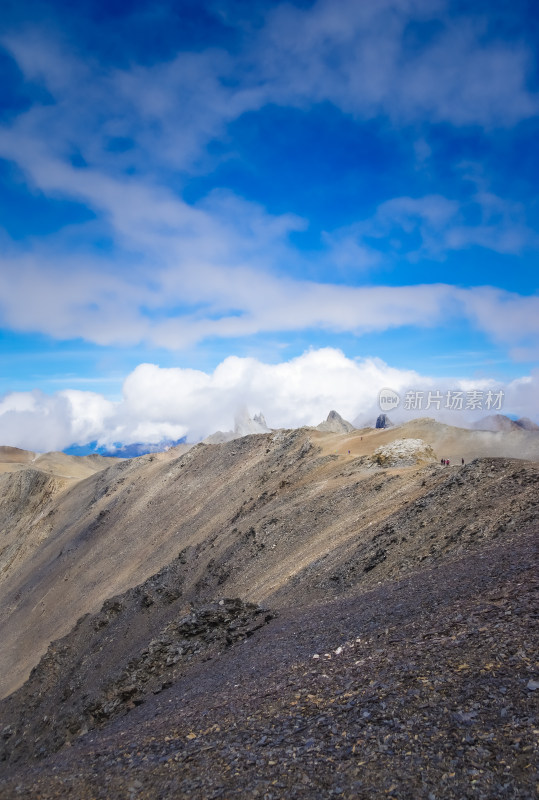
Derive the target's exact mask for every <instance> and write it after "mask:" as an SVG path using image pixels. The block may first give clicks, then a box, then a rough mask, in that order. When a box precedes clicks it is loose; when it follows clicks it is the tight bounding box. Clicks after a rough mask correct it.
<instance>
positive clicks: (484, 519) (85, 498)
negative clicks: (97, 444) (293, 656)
mask: <svg viewBox="0 0 539 800" xmlns="http://www.w3.org/2000/svg"><path fill="white" fill-rule="evenodd" d="M406 434H408V436H409V438H413V439H417V438H421V439H423V441H425V442H426V443H427V444H429V446H432V447H433V448H434V449H435V452H436V455H437V456H438V455H440V451H441V452H442V453H443V455H444V456H445V455H451V454H452V452H453V451H454V449H455V448H457V447H458V452H459V453H460V452H465V453H468V452H469V453H470V454H472V455H475V454H476V453H477V452H478V451H479V453H480V452H481V451H480V448H481V447H483V448H484V450H486V451H487V452H488V451H489V449H492V447H493V445H492V437H494V439H496V440H497V442H496V443H495V444H496V447H495V449H496V452H498V453H500V451H503V447H505V448H506V450H508V451H509V452H511V450H512V449H513V448H515V449H516V447H518V446H520V449H521V450H522V449H523V448H522V446H521V445H520V443H519V442H516V443H514V442H513V437H514V436H516V438H519V437H520V432H516V433H515V434H513V433H510V434H492V433H488V432H480V431H459V429H454V428H449V427H448V426H441V425H437V424H436V423H433V422H432V421H431V420H423V421H421V420H420V421H417V422H416V423H414V424H409V425H408V426H401V427H396V428H393V429H389V430H371V431H368V432H365V431H364V432H362V431H354V432H352V433H350V434H328V433H322V432H318V431H314V430H312V429H310V430H305V429H300V430H297V431H288V432H283V431H279V432H275V433H270V434H261V435H254V436H248V437H244V438H242V439H237V440H235V441H232V442H228V443H224V444H221V445H204V444H200V445H197V446H196V447H194V448H192V449H191V450H189V451H188V452H185V451H183V450H181V449H180V451H179V453H178V451H176V449H174V448H173V449H171V450H169V451H168V452H166V453H162V454H159V455H149V456H143V457H141V458H137V459H132V460H128V461H120V462H118V463H115V464H113V465H112V466H110V467H108V469H106V470H103V471H101V472H98V473H95V474H94V475H92V476H90V477H88V478H86V479H84V480H82V481H79V482H78V483H75V484H74V485H70V486H68V487H67V488H66V487H65V486H63V485H62V486H59V487H56V486H54V487H51V486H50V484H49V483H47V480H50V479H49V478H48V477H47V476H45V477H43V476H42V473H39V474H38V475H37V476H36V475H34V474H33V473H30V472H29V473H28V474H27V476H26V478H25V480H28V481H30V482H31V483H32V482H35V486H34V483H32V486H34V488H33V489H32V491H31V492H30V495H32V492H34V491H36V492H37V494H36V495H35V496H34V495H32V496H34V499H35V502H33V501H32V500H31V499H29V496H28V493H27V494H25V493H24V491H23V489H22V487H19V486H18V485H17V486H15V487H13V486H12V487H11V489H10V493H6V495H5V498H4V499H5V501H6V500H7V499H9V498H11V500H9V502H4V504H3V509H4V510H3V513H4V517H3V521H2V530H3V531H4V532H5V533H4V534H3V541H5V542H6V543H7V544H6V546H7V550H6V554H5V559H4V564H3V573H2V580H1V583H0V599H1V601H2V602H1V604H0V636H1V638H2V641H3V647H2V650H1V652H0V681H1V690H2V693H3V694H7V693H9V692H11V691H13V690H14V689H16V688H17V687H18V686H20V685H21V683H22V682H23V681H24V680H26V678H27V676H28V674H29V672H30V669H31V668H32V667H33V666H35V664H36V663H37V661H38V659H39V658H40V656H41V655H42V654H43V653H44V652H45V650H46V648H47V646H48V644H49V642H50V641H51V640H54V639H57V638H59V637H61V636H64V635H65V634H67V633H68V632H69V631H70V630H71V628H72V627H73V625H74V624H75V622H76V620H77V619H78V618H79V617H80V616H82V615H83V614H85V613H96V612H97V611H98V610H99V608H100V607H101V605H102V604H103V602H104V601H105V600H106V599H108V598H109V597H111V596H114V595H117V594H120V593H122V592H125V591H126V590H127V589H129V588H131V587H133V586H136V585H137V584H140V583H142V582H143V581H144V580H146V579H147V578H149V577H150V576H151V575H153V574H155V573H156V572H158V571H159V570H160V569H162V568H163V567H164V566H166V565H167V564H169V563H170V562H171V561H173V560H174V559H175V558H177V556H178V553H179V552H182V553H183V554H184V557H185V559H186V564H185V576H184V590H183V591H184V597H185V598H186V599H187V600H191V599H193V600H197V601H198V600H204V601H205V600H213V599H215V597H216V595H217V594H219V595H221V596H222V595H227V596H239V597H241V598H243V599H245V600H249V601H252V602H256V603H266V604H275V603H281V604H286V603H288V602H294V603H305V602H307V601H311V600H312V599H316V598H317V597H322V596H324V597H325V596H326V593H327V592H328V591H330V593H332V594H335V593H337V592H339V591H340V590H341V589H340V587H341V585H345V584H347V582H349V581H350V580H352V578H351V577H350V576H351V575H353V574H356V573H357V576H360V577H361V581H362V583H363V584H365V585H369V582H370V581H373V582H376V581H377V580H380V579H381V578H382V577H384V576H385V575H386V573H387V575H389V576H391V577H394V576H396V575H397V574H400V573H402V572H403V571H405V570H407V569H411V568H412V567H413V566H414V565H416V564H418V563H420V560H421V559H425V558H428V559H433V558H435V557H436V554H437V553H439V552H440V553H441V552H446V551H447V549H448V547H449V548H451V547H455V548H458V547H459V546H460V544H461V541H462V539H464V540H465V541H468V540H469V541H473V540H474V538H475V539H476V540H478V541H479V540H481V538H482V537H492V536H494V535H495V534H497V535H499V532H500V531H503V530H505V529H518V528H519V527H522V526H523V525H525V524H528V522H529V520H530V519H533V517H534V514H535V510H536V503H537V499H536V498H537V491H536V489H537V475H538V470H539V466H538V465H537V464H536V463H529V464H526V465H523V464H522V462H520V461H516V462H514V463H513V462H512V461H511V460H508V459H505V460H502V461H498V460H494V461H493V462H492V463H491V462H478V463H476V464H470V465H466V467H465V469H464V470H461V469H460V467H459V468H458V470H457V468H452V467H451V468H449V469H447V468H445V469H444V468H442V467H441V466H440V465H439V464H438V462H433V463H431V464H430V465H427V466H425V465H416V466H415V467H414V466H412V467H410V466H402V468H399V467H392V468H390V469H387V468H384V467H380V466H378V465H376V464H375V463H373V461H372V455H373V453H374V451H375V450H376V449H377V448H378V447H380V446H385V445H387V444H389V443H391V441H395V440H397V439H402V438H406ZM528 435H529V436H531V437H533V434H528ZM429 442H430V443H429ZM440 445H441V446H442V447H443V450H441V448H440ZM466 448H468V450H467V449H466ZM348 451H350V452H348ZM17 474H19V473H17ZM21 475H22V473H21ZM16 477H17V476H16V475H15V476H4V480H15V479H16ZM19 477H20V476H19ZM451 498H453V501H452V499H451ZM448 504H449V505H448ZM451 504H452V505H451ZM450 506H451V510H452V512H453V513H452V514H451V515H450V516H449V515H448V514H447V513H446V512H447V511H448V510H449V507H450ZM442 513H444V521H443V522H441V521H440V515H441V514H442ZM395 514H397V515H403V514H404V518H403V519H402V520H401V521H400V522H399V525H403V526H404V529H403V533H402V534H401V535H399V534H398V533H395V532H392V530H391V529H392V528H393V527H395V526H394V524H393V517H394V515H395ZM416 525H422V527H421V533H422V535H421V536H420V537H419V536H416V535H408V534H407V530H408V529H410V530H412V529H413V530H415V526H416ZM392 539H396V540H395V541H391V540H392ZM448 543H449V544H448ZM363 563H364V565H365V566H367V565H372V564H376V569H374V568H373V567H370V568H369V569H367V570H365V569H364V567H362V566H361V564H363ZM329 564H331V570H332V571H331V572H328V565H329ZM353 564H355V565H356V567H354V568H353V569H352V566H351V565H353ZM354 570H356V573H354ZM330 575H334V576H336V577H335V578H334V579H333V580H330V579H329V576H330ZM357 579H359V578H357Z"/></svg>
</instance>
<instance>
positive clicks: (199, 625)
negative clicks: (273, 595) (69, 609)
mask: <svg viewBox="0 0 539 800" xmlns="http://www.w3.org/2000/svg"><path fill="white" fill-rule="evenodd" d="M183 560H184V559H183V555H182V553H180V556H179V557H178V560H177V562H175V563H174V564H172V565H170V566H169V567H167V568H165V569H164V570H162V571H161V572H160V573H158V574H157V575H155V576H153V577H152V578H150V579H149V580H147V581H145V583H144V584H142V585H141V586H138V587H136V588H135V589H130V590H129V591H127V592H126V593H124V594H123V595H119V596H117V597H113V598H111V599H110V600H107V601H106V602H105V603H104V604H103V606H102V608H101V610H100V611H99V612H98V613H97V614H91V615H90V614H86V615H85V616H83V617H81V619H79V621H78V622H77V624H76V626H75V628H74V629H73V631H72V632H71V633H70V634H68V635H67V636H65V637H64V638H63V639H60V640H58V641H55V642H52V643H51V644H50V646H49V648H48V650H47V652H46V654H45V655H44V656H43V658H42V659H41V661H40V662H39V664H38V665H37V667H35V668H34V669H33V670H32V673H31V675H30V678H29V680H28V681H27V683H26V684H25V685H24V686H23V687H21V689H19V690H18V691H17V692H15V693H14V694H13V695H11V696H10V697H9V698H7V699H6V700H5V701H4V703H3V707H2V721H3V735H2V737H1V738H0V761H4V762H5V761H8V762H16V761H18V760H19V759H20V758H23V757H30V758H42V757H44V756H46V755H48V754H49V753H51V752H54V751H56V750H58V749H59V748H60V747H62V746H64V745H65V744H66V743H69V742H71V740H73V739H76V738H78V737H79V736H81V735H84V734H85V733H87V732H88V731H89V730H92V729H94V728H96V727H100V726H101V725H103V724H105V723H107V722H109V721H110V720H111V719H114V718H116V717H119V716H122V715H125V714H127V713H128V712H129V711H131V710H132V709H134V708H135V707H136V706H139V705H141V704H142V703H144V702H145V700H146V699H147V698H148V697H149V696H152V695H155V694H158V693H160V692H161V691H163V690H164V689H166V688H168V687H169V686H171V685H172V684H173V683H174V682H175V681H177V680H178V678H179V677H181V676H183V675H185V674H187V673H188V672H189V671H190V670H192V669H193V668H195V667H196V665H198V664H200V662H202V661H208V660H209V659H211V658H214V657H216V656H218V655H219V654H220V653H222V652H223V651H224V650H226V649H227V648H229V647H230V646H232V645H234V644H235V643H237V642H241V641H243V640H244V639H246V638H249V637H250V636H252V635H253V634H254V633H255V631H257V630H258V629H259V628H261V627H263V626H264V625H266V624H267V623H268V622H269V621H270V620H271V619H273V617H274V616H275V614H274V613H272V612H270V611H268V610H267V609H264V608H261V607H260V606H258V605H255V604H254V603H248V602H243V601H241V600H239V599H230V598H223V599H221V600H217V601H215V602H210V603H196V602H195V603H186V602H185V600H183V599H182V563H183Z"/></svg>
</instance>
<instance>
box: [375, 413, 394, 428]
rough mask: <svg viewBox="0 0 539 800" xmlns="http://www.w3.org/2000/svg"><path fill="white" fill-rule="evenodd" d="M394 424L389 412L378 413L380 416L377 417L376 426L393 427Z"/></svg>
mask: <svg viewBox="0 0 539 800" xmlns="http://www.w3.org/2000/svg"><path fill="white" fill-rule="evenodd" d="M392 426H393V423H392V422H391V420H390V419H389V417H388V416H387V414H378V417H377V419H376V424H375V426H374V427H375V428H391V427H392Z"/></svg>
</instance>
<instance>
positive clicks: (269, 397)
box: [0, 348, 539, 451]
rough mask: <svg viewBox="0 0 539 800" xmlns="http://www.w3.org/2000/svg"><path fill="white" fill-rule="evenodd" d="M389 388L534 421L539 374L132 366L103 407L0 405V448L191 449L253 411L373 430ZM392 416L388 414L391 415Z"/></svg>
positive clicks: (368, 362) (329, 366) (9, 400)
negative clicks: (445, 395)
mask: <svg viewBox="0 0 539 800" xmlns="http://www.w3.org/2000/svg"><path fill="white" fill-rule="evenodd" d="M386 387H390V388H392V389H394V390H395V391H397V392H399V393H400V395H401V398H402V399H403V400H404V398H405V393H406V391H407V390H412V389H413V390H418V391H423V392H424V400H425V402H424V404H423V409H425V404H426V401H427V397H428V392H429V391H433V392H435V391H441V392H445V391H447V390H448V389H451V390H457V389H460V390H463V391H470V390H472V389H478V390H483V391H485V392H486V391H487V390H488V389H492V390H495V389H496V390H497V389H499V388H503V390H504V391H505V397H506V399H505V404H504V408H503V409H502V410H507V411H509V412H512V413H516V414H518V415H521V416H524V415H525V416H530V417H532V418H534V419H537V405H536V398H537V391H538V389H539V373H538V374H534V375H531V376H524V377H522V378H519V379H517V380H514V381H512V382H511V383H510V384H508V385H507V386H505V387H499V386H498V385H497V384H495V383H494V382H493V381H491V380H486V379H483V380H481V381H470V380H469V379H442V380H441V379H435V378H432V377H430V376H428V375H420V374H418V373H417V372H414V371H412V370H400V369H395V368H393V367H391V366H389V365H388V364H386V363H384V362H383V361H381V360H379V359H372V358H368V359H363V360H352V359H349V358H347V357H346V356H345V355H344V354H343V353H342V352H341V351H339V350H335V349H332V348H323V349H320V350H310V351H308V352H306V353H304V354H303V355H301V356H299V357H297V358H293V359H291V360H290V361H284V362H281V363H278V364H266V363H263V362H261V361H259V360H257V359H254V358H238V357H232V356H231V357H229V358H226V359H225V360H224V361H223V362H221V363H220V364H219V365H218V366H217V367H216V369H215V370H214V371H213V372H208V373H206V372H202V371H199V370H193V369H183V368H180V367H173V368H166V369H163V368H160V367H158V366H157V365H155V364H140V365H139V366H138V367H137V368H136V369H135V370H133V372H131V373H130V374H129V375H128V376H127V378H126V379H125V382H124V388H123V398H122V400H121V401H119V402H116V403H112V402H111V401H109V400H107V399H106V398H104V397H103V396H101V395H99V394H96V393H94V392H82V391H75V390H66V391H63V392H59V393H57V394H55V395H45V394H43V393H41V392H37V391H35V392H31V393H24V392H19V393H12V394H9V395H7V396H5V397H4V398H3V399H2V400H1V401H0V443H2V444H4V445H12V446H16V447H23V448H25V449H28V450H37V451H45V450H55V449H62V448H65V447H67V446H68V445H70V444H73V443H78V444H84V443H86V442H88V441H93V440H94V439H97V440H98V441H99V443H101V444H105V445H109V446H110V445H112V444H113V443H114V442H122V443H124V444H129V443H133V442H140V441H142V442H146V443H158V442H160V441H163V440H164V439H172V440H175V439H179V438H181V437H183V436H187V438H188V440H189V441H197V440H198V439H200V438H203V437H205V436H207V435H208V434H210V433H213V432H214V431H216V430H218V429H221V430H230V429H231V428H232V427H233V425H234V419H235V417H236V416H237V414H238V412H241V411H242V410H243V409H245V408H247V409H248V410H249V411H250V413H251V414H255V413H257V412H258V411H262V412H263V413H264V415H265V417H266V420H267V422H268V425H269V426H270V427H274V428H277V427H298V426H301V425H316V424H318V423H319V422H321V421H322V420H323V419H325V417H326V416H327V414H328V412H329V411H330V410H331V409H336V410H337V411H339V413H341V414H342V415H343V416H344V417H345V418H347V419H349V420H358V422H364V423H367V422H370V423H372V422H373V421H374V420H375V418H376V416H377V415H378V413H379V411H380V409H379V407H378V393H379V391H380V390H381V389H383V388H386ZM484 413H487V412H486V411H485V412H475V415H473V414H470V413H468V414H462V415H457V414H456V412H454V411H447V412H445V415H444V410H443V408H442V409H441V410H440V411H437V410H436V408H435V406H433V407H432V409H431V410H430V411H429V410H421V409H419V410H417V411H414V412H406V411H405V410H404V409H403V408H402V407H401V409H400V410H399V412H398V413H397V414H396V415H395V417H396V419H397V420H398V419H406V418H410V417H411V416H421V415H422V414H423V415H427V416H428V415H430V416H436V417H437V418H440V419H444V420H445V421H446V422H448V423H451V424H456V425H461V424H464V423H466V421H469V420H470V419H471V418H472V417H474V418H475V419H477V418H478V416H482V415H483V414H484ZM391 416H394V415H391Z"/></svg>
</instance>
